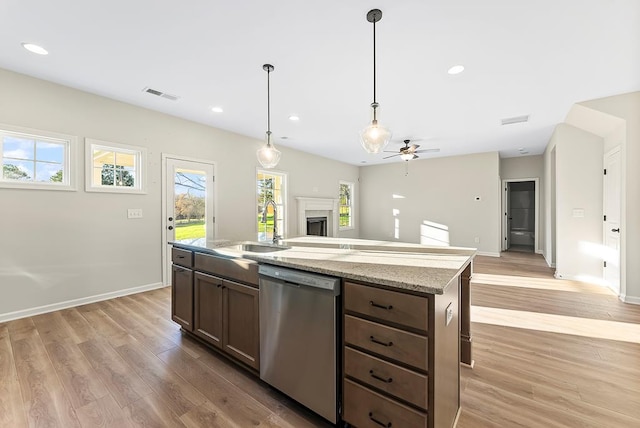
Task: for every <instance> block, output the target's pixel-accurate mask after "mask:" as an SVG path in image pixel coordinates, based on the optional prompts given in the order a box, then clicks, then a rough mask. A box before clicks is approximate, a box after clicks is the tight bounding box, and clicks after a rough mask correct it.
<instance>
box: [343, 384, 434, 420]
mask: <svg viewBox="0 0 640 428" xmlns="http://www.w3.org/2000/svg"><path fill="white" fill-rule="evenodd" d="M343 419H344V420H345V421H346V422H348V423H349V424H351V425H353V426H355V427H358V428H380V427H381V426H382V427H393V428H396V427H398V428H403V427H406V428H409V427H411V428H426V427H427V424H428V421H427V415H426V414H425V413H421V412H418V411H416V410H413V409H411V408H410V407H407V406H404V405H402V404H400V403H398V402H396V401H393V400H391V399H389V398H386V397H383V396H382V395H380V394H378V393H375V392H373V391H371V390H369V389H367V388H365V387H363V386H361V385H358V384H356V383H354V382H351V381H350V380H348V379H345V381H344V409H343Z"/></svg>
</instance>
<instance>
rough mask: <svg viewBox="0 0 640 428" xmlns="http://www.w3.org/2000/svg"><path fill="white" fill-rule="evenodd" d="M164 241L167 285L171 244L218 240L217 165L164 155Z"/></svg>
mask: <svg viewBox="0 0 640 428" xmlns="http://www.w3.org/2000/svg"><path fill="white" fill-rule="evenodd" d="M162 166H163V168H162V175H163V180H162V187H163V192H162V193H163V202H162V230H163V232H162V242H163V243H164V245H163V251H162V259H163V267H164V268H163V272H162V275H163V276H162V280H163V283H164V284H165V285H168V284H169V278H171V245H169V244H168V243H169V242H183V243H185V244H192V245H202V246H204V245H206V244H207V243H211V242H212V241H213V240H214V239H215V235H216V227H215V203H214V200H215V198H214V195H215V189H214V186H215V181H214V164H213V163H211V162H205V161H199V160H194V159H188V158H181V157H177V156H169V155H163V156H162Z"/></svg>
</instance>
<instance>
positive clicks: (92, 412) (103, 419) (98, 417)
mask: <svg viewBox="0 0 640 428" xmlns="http://www.w3.org/2000/svg"><path fill="white" fill-rule="evenodd" d="M77 414H78V420H79V421H80V424H81V425H82V426H83V427H95V428H133V427H134V426H135V425H134V424H133V423H132V422H131V420H130V418H129V417H128V416H127V414H126V412H125V411H123V410H122V409H121V408H120V406H118V403H116V400H115V399H114V398H113V396H111V395H105V396H104V397H102V398H99V399H97V400H95V401H92V402H91V403H88V404H87V405H85V406H84V407H82V408H80V409H78V410H77Z"/></svg>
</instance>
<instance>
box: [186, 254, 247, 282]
mask: <svg viewBox="0 0 640 428" xmlns="http://www.w3.org/2000/svg"><path fill="white" fill-rule="evenodd" d="M194 265H195V270H199V271H203V272H207V273H211V274H214V275H219V276H222V277H225V278H229V279H233V280H235V281H239V282H243V283H246V284H251V285H254V286H256V287H257V286H258V262H255V261H253V260H247V259H241V258H237V259H234V258H226V257H218V256H213V255H209V254H202V253H196V255H195V262H194Z"/></svg>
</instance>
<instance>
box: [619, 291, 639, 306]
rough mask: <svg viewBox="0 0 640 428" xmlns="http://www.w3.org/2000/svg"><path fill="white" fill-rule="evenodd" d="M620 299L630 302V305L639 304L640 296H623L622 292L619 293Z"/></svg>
mask: <svg viewBox="0 0 640 428" xmlns="http://www.w3.org/2000/svg"><path fill="white" fill-rule="evenodd" d="M620 300H622V301H623V302H625V303H630V304H632V305H640V297H635V296H625V295H623V294H621V295H620Z"/></svg>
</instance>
